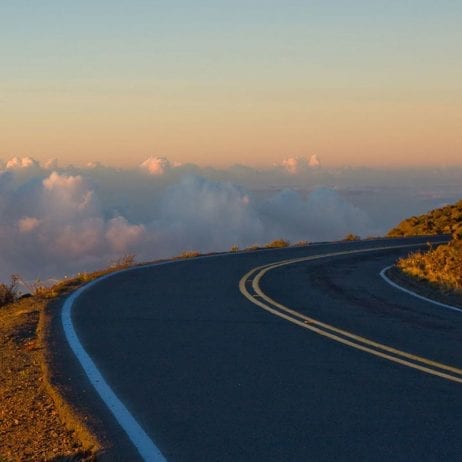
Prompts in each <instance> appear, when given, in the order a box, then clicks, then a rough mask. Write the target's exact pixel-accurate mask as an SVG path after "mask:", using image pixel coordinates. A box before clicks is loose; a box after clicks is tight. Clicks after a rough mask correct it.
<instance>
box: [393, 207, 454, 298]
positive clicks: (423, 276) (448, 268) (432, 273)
mask: <svg viewBox="0 0 462 462" xmlns="http://www.w3.org/2000/svg"><path fill="white" fill-rule="evenodd" d="M435 234H451V235H452V240H451V242H449V244H445V245H440V246H439V247H437V248H433V247H430V249H429V250H428V251H426V252H421V251H419V252H413V253H411V254H410V255H409V256H407V257H405V258H401V259H400V260H398V262H397V267H398V268H399V269H400V270H401V271H402V272H404V273H405V274H407V275H409V276H412V277H414V278H417V279H420V280H424V281H427V282H430V283H431V284H434V285H436V286H437V287H438V288H439V289H441V290H443V291H456V292H458V293H462V201H459V202H457V203H456V204H454V205H448V206H446V207H442V208H439V209H435V210H431V211H430V212H428V213H427V214H425V215H420V216H418V217H411V218H408V219H407V220H404V221H402V222H401V223H400V224H399V225H398V226H397V227H396V228H393V229H392V230H391V231H390V232H389V233H388V236H390V237H398V236H419V235H435Z"/></svg>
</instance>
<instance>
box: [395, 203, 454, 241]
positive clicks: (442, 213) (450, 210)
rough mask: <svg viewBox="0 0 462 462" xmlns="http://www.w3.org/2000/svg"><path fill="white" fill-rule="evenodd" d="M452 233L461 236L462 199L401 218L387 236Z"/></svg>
mask: <svg viewBox="0 0 462 462" xmlns="http://www.w3.org/2000/svg"><path fill="white" fill-rule="evenodd" d="M434 234H452V235H453V236H454V237H455V238H458V239H461V238H462V200H460V201H459V202H457V203H456V204H453V205H447V206H445V207H441V208H439V209H434V210H431V211H430V212H428V213H425V214H423V215H419V216H414V217H411V218H407V219H406V220H403V221H402V222H401V223H400V224H399V225H398V226H396V227H395V228H393V229H392V230H390V231H389V232H388V234H387V236H389V237H401V236H422V235H434Z"/></svg>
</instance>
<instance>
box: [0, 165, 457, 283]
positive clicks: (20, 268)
mask: <svg viewBox="0 0 462 462" xmlns="http://www.w3.org/2000/svg"><path fill="white" fill-rule="evenodd" d="M7 164H9V167H6V164H5V168H4V169H3V170H0V281H1V280H5V279H7V277H8V276H9V274H11V273H20V274H22V275H23V276H24V277H25V278H28V279H35V278H36V277H40V278H42V279H47V278H49V277H56V278H61V277H62V276H63V275H65V274H68V275H70V274H74V273H76V272H79V271H91V270H94V269H97V268H101V267H104V266H106V265H107V264H108V262H110V261H111V260H114V259H117V258H119V257H120V256H122V255H123V254H126V253H134V254H136V256H137V259H138V260H139V261H143V260H153V259H156V258H160V257H170V256H173V255H177V254H179V253H181V252H182V251H184V250H197V251H202V252H208V251H223V250H227V249H229V248H230V247H231V246H233V245H238V246H239V247H241V248H242V247H246V246H249V245H252V244H256V243H265V242H267V241H269V240H273V239H276V238H279V237H283V238H286V239H289V240H291V241H292V242H296V241H299V240H308V241H326V240H332V239H339V238H342V237H343V236H345V235H346V234H348V233H350V232H353V233H356V234H359V235H362V236H367V235H371V234H380V233H383V232H384V231H386V230H387V229H388V228H391V227H392V226H393V225H395V224H396V223H397V222H399V221H400V220H401V219H402V218H404V217H406V216H409V215H413V214H417V213H419V212H424V211H425V210H427V209H430V208H432V206H433V205H437V204H438V203H440V202H442V201H445V202H451V201H452V200H453V198H454V197H455V198H458V195H460V196H462V187H461V186H460V185H461V183H460V177H461V172H460V171H459V172H456V171H454V170H448V171H444V172H442V171H438V172H434V173H431V174H429V173H428V172H424V173H418V172H414V173H412V172H408V171H407V172H394V174H393V175H390V173H389V172H379V171H365V170H360V169H357V170H355V169H344V170H335V171H329V170H326V169H324V168H323V169H321V168H318V166H319V160H318V158H317V157H316V156H312V157H311V158H310V159H306V158H289V159H285V160H284V161H282V162H281V163H280V164H278V165H277V166H276V167H272V168H268V169H260V170H259V169H255V168H251V167H246V166H234V167H231V168H229V169H224V170H217V169H212V168H200V167H198V166H195V165H179V164H177V163H175V162H170V161H169V160H168V159H166V158H161V157H152V158H149V159H147V160H146V161H145V162H143V164H142V165H143V166H142V167H141V168H140V167H138V168H133V169H117V168H113V167H108V166H105V165H102V164H100V163H97V162H93V163H92V165H89V166H88V165H87V166H85V167H83V168H79V167H71V166H69V167H59V166H58V164H57V163H53V164H51V166H52V167H53V168H50V166H49V167H47V166H46V165H45V167H42V166H41V165H40V164H39V163H38V162H36V161H35V160H34V159H31V158H22V159H20V158H13V159H10V161H8V162H7ZM445 181H446V182H447V184H448V185H449V186H448V187H447V188H446V189H445V188H442V186H441V185H442V184H444V182H445ZM370 184H374V188H371V187H370V186H369V185H370Z"/></svg>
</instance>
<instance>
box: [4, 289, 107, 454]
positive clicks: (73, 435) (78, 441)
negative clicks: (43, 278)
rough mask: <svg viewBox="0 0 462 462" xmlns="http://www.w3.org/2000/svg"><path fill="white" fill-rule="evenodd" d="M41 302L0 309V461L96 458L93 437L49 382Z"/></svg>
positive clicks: (29, 301) (26, 300) (30, 300)
mask: <svg viewBox="0 0 462 462" xmlns="http://www.w3.org/2000/svg"><path fill="white" fill-rule="evenodd" d="M45 313H46V301H44V300H40V299H36V298H35V297H30V298H24V299H22V300H20V301H18V302H17V303H14V304H12V305H9V306H6V307H2V308H0V364H1V368H0V402H1V408H0V461H2V462H4V461H20V460H21V461H22V460H31V461H32V460H33V461H35V460H37V461H41V460H56V461H58V460H73V461H91V460H95V454H96V453H97V452H98V451H99V449H100V446H99V443H98V441H97V440H96V439H95V438H94V437H93V436H92V435H91V434H90V433H89V432H88V431H87V430H86V428H85V423H84V421H85V418H84V417H82V416H79V415H78V414H77V413H75V412H73V410H72V409H71V408H70V407H69V406H68V405H67V404H66V403H65V402H64V400H62V399H61V395H60V393H59V390H57V389H56V388H54V387H53V386H51V384H50V380H49V375H50V374H49V371H48V366H47V362H46V356H47V346H46V341H45V338H46V335H44V333H45V332H46V324H47V319H46V318H47V317H46V315H45Z"/></svg>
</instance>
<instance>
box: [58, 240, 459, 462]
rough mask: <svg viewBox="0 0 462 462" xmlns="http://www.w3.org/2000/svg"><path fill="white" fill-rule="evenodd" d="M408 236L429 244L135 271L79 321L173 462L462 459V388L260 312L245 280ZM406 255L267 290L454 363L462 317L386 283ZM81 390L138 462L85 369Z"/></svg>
mask: <svg viewBox="0 0 462 462" xmlns="http://www.w3.org/2000/svg"><path fill="white" fill-rule="evenodd" d="M427 240H428V239H421V240H420V241H421V242H426V241H427ZM406 242H408V243H409V242H410V243H412V242H419V240H416V239H408V240H396V239H394V240H388V241H363V242H352V243H342V244H337V245H321V246H318V245H313V246H309V247H305V248H294V249H286V250H279V251H264V252H254V253H243V254H230V255H227V256H217V257H212V258H205V259H191V260H188V261H179V262H175V263H172V264H168V265H164V266H159V267H151V268H139V269H135V270H133V271H130V272H127V273H123V274H120V275H114V276H113V277H110V278H109V279H107V280H105V281H102V282H101V283H98V284H96V285H95V286H94V287H92V288H90V289H89V290H88V291H86V292H84V294H82V295H81V296H80V297H79V298H78V299H77V301H76V303H75V306H74V312H73V320H74V325H75V328H76V330H77V332H78V335H79V337H80V339H81V342H82V344H83V346H84V347H85V349H86V350H87V352H88V353H89V354H90V356H91V357H92V358H93V359H94V361H95V363H96V364H97V366H98V367H99V369H100V371H101V372H102V373H103V375H104V376H105V378H106V379H107V381H108V382H109V384H110V385H111V386H112V388H113V390H114V391H115V393H116V394H117V395H118V397H119V398H120V399H121V400H122V401H123V402H124V403H125V404H126V406H127V407H128V409H129V410H130V411H131V412H132V414H133V415H134V416H135V417H136V419H137V420H138V422H139V423H140V424H141V426H142V427H143V428H144V430H145V431H146V432H147V433H148V434H149V436H150V437H151V438H152V439H153V440H154V442H155V443H156V444H157V446H158V447H159V448H160V450H161V451H162V453H163V454H164V456H165V457H166V459H167V460H168V461H172V462H175V461H333V460H348V461H349V460H351V461H353V460H354V461H357V460H374V461H389V460H394V461H401V460H403V461H410V460H412V461H414V460H419V461H439V460H441V461H443V460H444V461H460V460H462V434H461V429H462V386H461V385H460V384H457V383H453V382H449V381H447V380H444V379H442V378H439V377H435V376H432V375H428V374H425V373H423V372H420V371H417V370H414V369H411V368H408V367H405V366H402V365H399V364H396V363H392V362H390V361H387V360H385V359H381V358H378V357H375V356H372V355H370V354H367V353H365V352H361V351H358V350H355V349H353V348H350V347H348V346H345V345H342V344H339V343H336V342H334V341H330V340H329V339H326V338H324V337H321V336H319V335H316V334H315V333H313V332H309V331H307V330H305V329H302V328H300V327H298V326H295V325H293V324H291V323H289V322H287V321H285V320H283V319H280V318H278V317H276V316H273V315H271V314H269V313H267V312H265V311H263V310H261V309H259V308H258V307H257V306H256V305H254V304H252V303H251V302H250V301H249V300H247V299H246V298H244V297H243V296H242V294H241V293H240V291H239V287H238V284H239V280H240V279H241V277H242V276H243V275H244V274H245V273H246V272H247V271H249V270H250V269H252V268H253V267H256V266H259V265H263V264H266V263H271V262H275V261H278V260H283V259H287V258H297V257H302V256H305V255H317V254H321V253H327V252H332V251H334V252H336V251H340V250H343V249H345V250H351V249H354V248H366V247H379V246H384V245H390V246H392V245H398V244H401V243H406ZM408 252H409V250H387V251H376V252H371V253H367V254H358V255H351V256H342V257H329V258H326V259H322V260H315V261H311V262H304V263H299V264H295V265H290V266H287V267H283V268H279V269H275V270H273V271H271V272H270V273H268V274H267V275H266V276H265V277H264V278H263V280H262V283H261V287H262V289H263V290H264V292H265V293H266V294H268V295H269V296H271V297H272V298H274V299H275V300H277V301H279V302H281V303H284V304H285V305H287V306H289V307H291V308H293V309H295V310H300V311H302V312H304V313H305V314H308V315H310V316H312V317H314V318H316V319H319V320H322V321H324V322H327V323H330V324H332V325H334V326H337V327H340V328H343V329H347V330H349V331H351V332H353V333H356V334H359V335H363V336H365V337H367V338H369V339H372V340H375V341H379V342H382V343H385V344H387V345H390V346H394V347H396V348H399V349H403V350H405V351H407V352H410V353H414V354H418V355H421V356H425V357H427V358H429V359H433V360H437V361H440V362H443V363H446V364H450V365H453V366H456V367H459V368H460V367H462V314H461V313H456V312H451V311H449V310H444V309H442V308H439V307H437V306H432V305H430V304H428V303H426V302H423V301H421V300H418V299H415V298H412V297H410V296H409V295H406V294H404V293H401V292H400V291H397V290H396V289H394V288H392V287H390V286H389V285H387V284H386V283H385V282H384V281H383V280H382V279H381V278H380V277H379V274H378V273H379V271H380V270H381V269H382V268H383V267H384V266H387V265H390V264H392V263H393V262H394V261H395V260H396V258H397V257H399V256H401V255H405V254H407V253H408ZM56 328H57V327H56ZM66 351H67V350H66V347H65V346H63V352H61V355H62V356H64V357H65V361H66V363H67V366H66V367H68V368H69V369H68V370H69V373H71V372H72V371H77V370H78V366H76V365H75V360H74V359H73V358H72V355H71V353H70V352H67V353H66ZM63 361H64V358H63ZM73 364H74V365H73ZM79 387H81V388H82V389H84V390H85V398H84V400H86V401H87V408H88V409H93V412H98V414H99V418H100V419H101V420H102V422H103V423H102V425H104V427H105V429H106V432H107V434H108V436H109V438H110V439H111V440H112V442H113V443H114V446H113V448H112V449H111V450H110V451H109V452H108V454H107V457H108V458H109V459H111V460H136V452H134V451H133V448H132V447H131V445H130V443H129V442H128V440H127V439H126V438H125V436H124V434H123V433H122V432H121V430H120V429H118V427H117V424H116V423H114V422H113V420H112V418H111V416H110V415H109V414H108V413H105V412H104V410H103V407H104V406H102V405H101V403H99V400H98V397H97V396H94V394H92V392H91V390H89V387H88V384H86V383H85V377H84V376H83V374H81V373H80V374H79V376H78V377H74V378H73V388H74V391H76V390H78V389H79Z"/></svg>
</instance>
